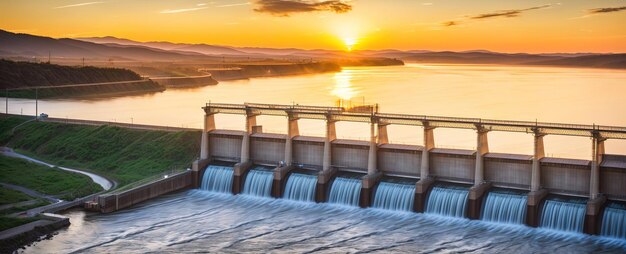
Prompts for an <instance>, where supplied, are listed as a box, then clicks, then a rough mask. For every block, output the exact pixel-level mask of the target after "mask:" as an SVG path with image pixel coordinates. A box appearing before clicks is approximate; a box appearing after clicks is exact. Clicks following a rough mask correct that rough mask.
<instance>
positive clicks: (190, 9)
mask: <svg viewBox="0 0 626 254" xmlns="http://www.w3.org/2000/svg"><path fill="white" fill-rule="evenodd" d="M206 8H208V7H195V8H184V9H172V10H162V11H160V12H159V13H162V14H174V13H181V12H190V11H199V10H204V9H206Z"/></svg>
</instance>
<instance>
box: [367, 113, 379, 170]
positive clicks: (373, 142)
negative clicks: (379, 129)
mask: <svg viewBox="0 0 626 254" xmlns="http://www.w3.org/2000/svg"><path fill="white" fill-rule="evenodd" d="M377 149H378V139H377V138H376V122H375V120H374V119H372V122H371V123H370V148H369V155H368V157H367V173H368V174H370V175H373V174H376V173H377V172H378V169H377V163H376V161H377V153H376V151H377Z"/></svg>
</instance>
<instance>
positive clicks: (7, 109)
mask: <svg viewBox="0 0 626 254" xmlns="http://www.w3.org/2000/svg"><path fill="white" fill-rule="evenodd" d="M5 99H6V105H5V106H4V110H5V111H6V113H7V115H8V114H9V88H7V89H6V97H5Z"/></svg>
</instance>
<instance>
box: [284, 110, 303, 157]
mask: <svg viewBox="0 0 626 254" xmlns="http://www.w3.org/2000/svg"><path fill="white" fill-rule="evenodd" d="M287 118H288V119H287V138H286V139H285V161H284V162H285V165H286V166H289V165H291V161H292V159H293V143H292V142H293V138H294V137H296V136H298V135H300V130H299V128H298V117H296V116H295V115H294V114H291V113H288V115H287Z"/></svg>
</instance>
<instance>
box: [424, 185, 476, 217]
mask: <svg viewBox="0 0 626 254" xmlns="http://www.w3.org/2000/svg"><path fill="white" fill-rule="evenodd" d="M468 194H469V191H468V190H467V189H461V188H454V187H451V188H444V187H439V186H436V187H433V189H432V190H431V191H430V195H428V201H426V212H427V213H434V214H439V215H446V216H450V217H465V210H466V207H467V196H468Z"/></svg>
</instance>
